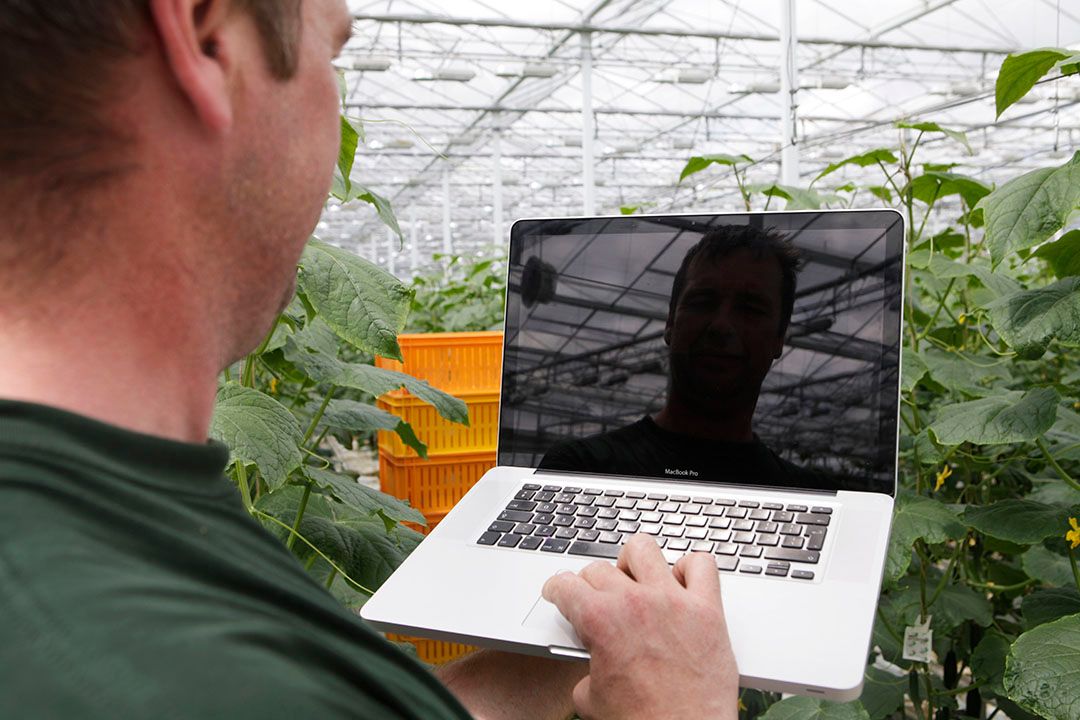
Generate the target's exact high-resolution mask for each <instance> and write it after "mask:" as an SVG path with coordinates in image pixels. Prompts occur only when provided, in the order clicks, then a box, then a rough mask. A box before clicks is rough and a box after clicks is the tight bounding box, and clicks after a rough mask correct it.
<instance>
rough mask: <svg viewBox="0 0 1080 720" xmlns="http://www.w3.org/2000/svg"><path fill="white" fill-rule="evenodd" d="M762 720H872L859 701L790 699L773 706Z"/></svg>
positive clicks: (761, 717)
mask: <svg viewBox="0 0 1080 720" xmlns="http://www.w3.org/2000/svg"><path fill="white" fill-rule="evenodd" d="M760 720H870V715H869V714H868V713H867V712H866V708H864V707H863V706H862V704H861V703H860V702H859V701H858V700H855V701H853V702H846V703H834V702H829V701H828V700H820V699H818V698H809V697H789V698H786V699H784V700H781V701H780V702H778V703H774V704H773V705H771V706H770V707H769V709H768V710H766V711H765V714H764V715H761V716H760Z"/></svg>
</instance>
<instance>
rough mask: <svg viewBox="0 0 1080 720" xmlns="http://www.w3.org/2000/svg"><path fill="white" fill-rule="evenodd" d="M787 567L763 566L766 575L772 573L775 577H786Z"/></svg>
mask: <svg viewBox="0 0 1080 720" xmlns="http://www.w3.org/2000/svg"><path fill="white" fill-rule="evenodd" d="M787 573H788V569H787V568H786V567H773V566H772V565H770V566H769V567H767V568H765V574H766V575H773V576H775V577H787Z"/></svg>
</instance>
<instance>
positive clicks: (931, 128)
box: [896, 122, 975, 155]
mask: <svg viewBox="0 0 1080 720" xmlns="http://www.w3.org/2000/svg"><path fill="white" fill-rule="evenodd" d="M896 127H898V128H910V129H912V130H918V131H920V132H939V133H945V135H947V136H948V137H950V138H952V139H953V140H955V141H956V142H958V143H960V144H961V145H963V146H964V148H965V149H966V150H967V154H968V155H974V154H975V151H974V150H972V149H971V143H969V142H968V139H967V133H964V132H961V131H959V130H949V129H948V128H943V127H941V126H940V125H938V124H937V123H935V122H917V123H907V122H898V123H896Z"/></svg>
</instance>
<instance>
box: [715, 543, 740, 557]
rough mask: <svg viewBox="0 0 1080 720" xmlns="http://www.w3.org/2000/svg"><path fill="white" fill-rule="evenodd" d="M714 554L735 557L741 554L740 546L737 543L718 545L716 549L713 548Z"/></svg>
mask: <svg viewBox="0 0 1080 720" xmlns="http://www.w3.org/2000/svg"><path fill="white" fill-rule="evenodd" d="M713 552H714V553H716V554H717V555H734V554H735V553H737V552H739V546H738V545H736V544H735V543H728V542H722V543H716V547H714V548H713Z"/></svg>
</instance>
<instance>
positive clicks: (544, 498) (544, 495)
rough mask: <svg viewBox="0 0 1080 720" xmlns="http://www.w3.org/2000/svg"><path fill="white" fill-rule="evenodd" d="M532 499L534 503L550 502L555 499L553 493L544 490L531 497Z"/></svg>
mask: <svg viewBox="0 0 1080 720" xmlns="http://www.w3.org/2000/svg"><path fill="white" fill-rule="evenodd" d="M532 499H533V500H535V501H536V502H551V501H552V500H554V499H555V493H553V492H551V491H550V490H545V491H543V492H538V493H536V494H535V495H533V497H532Z"/></svg>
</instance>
